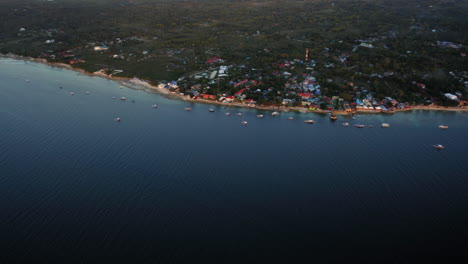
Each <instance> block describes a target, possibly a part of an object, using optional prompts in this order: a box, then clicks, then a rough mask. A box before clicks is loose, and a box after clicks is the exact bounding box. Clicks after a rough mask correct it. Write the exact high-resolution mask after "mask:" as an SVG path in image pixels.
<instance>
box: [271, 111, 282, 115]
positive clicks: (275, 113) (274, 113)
mask: <svg viewBox="0 0 468 264" xmlns="http://www.w3.org/2000/svg"><path fill="white" fill-rule="evenodd" d="M279 114H280V113H279V112H276V111H275V112H273V113H271V115H272V116H277V115H279Z"/></svg>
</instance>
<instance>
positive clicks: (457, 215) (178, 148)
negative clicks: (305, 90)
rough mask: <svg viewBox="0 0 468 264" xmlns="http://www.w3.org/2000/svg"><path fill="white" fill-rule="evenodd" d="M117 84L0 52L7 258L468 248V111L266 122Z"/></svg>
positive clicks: (183, 258) (320, 257)
mask: <svg viewBox="0 0 468 264" xmlns="http://www.w3.org/2000/svg"><path fill="white" fill-rule="evenodd" d="M26 80H30V81H29V82H27V81H26ZM61 86H62V89H60V87H61ZM119 86H120V84H118V83H115V82H112V81H109V80H105V79H101V78H91V77H88V76H83V75H80V74H78V73H76V72H71V71H67V70H64V69H58V68H50V67H48V66H44V65H40V64H35V63H31V62H20V61H13V60H5V59H2V60H0V212H1V214H0V243H1V244H0V248H1V251H2V252H3V253H2V254H0V255H1V256H0V261H1V260H3V259H4V261H5V262H8V261H11V260H12V259H14V260H16V261H27V260H30V259H34V260H36V261H39V262H46V261H47V262H50V261H56V260H61V261H66V262H70V261H74V262H94V261H97V260H119V259H120V258H121V257H130V258H132V259H133V260H134V262H151V263H154V262H158V261H159V262H162V263H173V262H187V261H189V262H197V260H203V261H205V262H214V261H216V262H218V263H226V262H233V263H246V262H268V261H272V260H276V261H277V260H281V261H283V262H286V263H288V262H298V261H299V260H300V259H301V260H306V261H304V262H310V263H314V262H315V263H317V262H318V263H327V262H337V261H351V260H361V261H364V262H369V261H379V262H382V261H383V262H392V263H414V261H415V260H418V259H421V258H432V257H457V256H459V257H460V256H464V255H465V254H466V252H465V250H464V249H465V246H466V244H467V242H466V236H467V235H468V226H467V223H468V222H467V219H468V172H467V171H468V155H467V154H468V150H467V146H468V137H467V132H468V114H467V113H457V112H429V111H415V112H411V113H398V114H394V115H360V116H358V118H357V119H356V120H352V119H346V120H345V118H344V117H340V120H339V121H337V122H336V123H333V122H330V120H329V119H328V118H327V116H320V115H316V114H297V113H283V114H281V115H280V116H278V117H271V116H270V115H269V114H268V113H265V118H263V119H258V118H257V117H256V114H257V112H256V111H254V110H245V109H235V108H231V109H229V108H228V109H224V108H222V107H219V106H216V107H215V109H216V111H215V112H214V113H210V112H208V108H209V106H208V105H204V104H193V105H192V104H188V103H186V102H181V101H175V100H169V99H167V98H164V97H163V96H161V95H158V94H152V93H148V92H145V91H143V90H136V89H129V88H124V89H120V88H119ZM86 91H89V92H90V93H91V94H86V93H85V92H86ZM70 92H74V93H75V95H73V96H71V95H70ZM112 96H115V97H117V98H120V97H121V96H125V97H127V98H128V99H127V101H120V100H114V99H112ZM153 104H157V105H158V106H159V107H158V108H157V109H153V108H151V105H153ZM188 106H190V107H192V108H193V111H191V112H186V111H184V108H185V107H188ZM226 111H229V112H231V113H232V115H231V116H225V115H224V112H226ZM237 112H242V113H243V114H244V116H243V117H238V116H236V115H235V113H237ZM289 116H293V117H295V118H296V120H288V117H289ZM115 117H120V118H121V119H122V122H120V123H118V122H115V121H114V118H115ZM306 119H314V120H316V121H317V123H316V124H314V125H308V124H305V123H303V120H306ZM242 120H247V121H248V122H249V124H248V125H247V126H243V125H241V121H242ZM343 121H348V122H350V123H351V124H354V123H362V124H371V125H374V128H364V129H357V128H353V127H343V126H341V122H343ZM382 122H388V123H390V124H391V128H388V129H383V128H380V127H379V126H378V125H379V124H380V123H382ZM439 124H446V125H448V126H449V127H450V128H449V129H448V130H440V129H438V128H437V126H438V125H439ZM439 143H440V144H443V145H445V146H446V149H444V150H442V151H437V150H435V149H433V148H432V147H431V145H432V144H439Z"/></svg>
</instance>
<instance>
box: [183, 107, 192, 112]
mask: <svg viewBox="0 0 468 264" xmlns="http://www.w3.org/2000/svg"><path fill="white" fill-rule="evenodd" d="M184 110H185V111H192V108H190V107H185V108H184Z"/></svg>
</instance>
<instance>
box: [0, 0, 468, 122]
mask: <svg viewBox="0 0 468 264" xmlns="http://www.w3.org/2000/svg"><path fill="white" fill-rule="evenodd" d="M31 5H32V4H31ZM37 5H39V4H37ZM40 5H41V6H40V7H41V8H43V11H44V12H45V11H48V12H55V9H54V8H53V6H54V5H59V3H43V4H40ZM153 5H154V8H155V9H154V10H155V11H157V12H158V14H159V15H160V16H161V17H158V18H155V19H154V20H145V21H138V23H140V24H138V25H140V26H138V27H137V26H135V27H132V30H125V31H122V30H120V31H115V30H114V31H109V30H107V29H106V28H105V27H101V26H99V25H98V24H96V27H92V28H89V29H87V30H84V31H76V29H75V28H74V27H72V26H71V24H73V23H72V22H70V21H69V24H70V25H69V24H67V23H65V24H61V25H60V26H59V25H55V24H50V23H46V22H43V21H38V23H36V24H34V23H29V24H27V23H20V22H15V21H16V20H15V19H20V18H21V16H25V15H32V14H34V12H38V11H37V10H38V9H37V8H36V9H35V8H32V7H31V6H25V7H24V8H23V9H18V8H12V9H11V10H9V11H8V10H7V9H5V12H6V13H5V14H8V15H9V17H10V20H8V21H9V22H10V21H11V23H14V25H18V26H17V27H16V28H12V27H5V28H8V30H7V31H5V32H4V33H2V34H3V35H4V41H3V42H0V53H3V54H7V53H12V54H17V55H22V56H30V57H34V58H41V59H45V60H46V61H47V62H50V63H64V64H67V65H70V66H71V67H73V68H76V69H82V70H84V71H86V72H88V73H96V74H100V75H105V76H108V77H111V78H117V79H118V78H134V77H135V78H139V79H142V80H145V81H147V82H148V83H150V84H151V85H153V86H157V87H159V89H164V90H166V91H167V92H168V93H172V94H174V95H177V96H180V97H183V98H184V99H189V100H198V101H200V102H211V103H221V104H231V105H238V106H245V107H257V108H275V107H276V108H281V109H290V110H297V111H328V112H330V111H333V112H334V113H338V114H339V113H355V112H369V113H379V112H382V113H393V112H395V111H405V110H408V109H411V108H412V107H414V106H427V107H431V106H440V107H459V108H466V107H467V106H466V105H467V103H466V101H467V100H468V68H467V65H468V64H467V63H466V53H467V45H466V41H465V40H464V38H463V39H462V37H463V32H461V31H460V30H459V26H458V24H457V23H455V22H453V21H447V23H445V24H444V23H440V21H435V20H432V19H431V18H430V14H433V13H437V14H445V13H447V12H449V11H451V10H452V9H453V7H451V6H450V5H444V4H439V5H435V4H432V5H426V6H424V5H420V4H415V6H412V3H407V5H408V6H407V7H405V8H403V9H398V8H396V9H395V8H393V7H389V6H387V9H385V10H383V9H382V8H381V3H366V4H364V3H362V6H361V5H355V4H353V3H345V2H342V3H339V4H338V3H337V4H336V5H335V3H333V4H331V5H330V3H328V2H326V1H318V2H317V3H314V4H311V3H300V2H297V3H296V2H295V3H290V5H291V8H290V9H288V10H287V11H285V12H288V13H289V16H288V17H289V18H288V19H289V20H288V23H274V21H276V19H277V18H278V17H279V16H280V14H279V13H277V12H276V6H275V5H272V6H269V7H265V8H266V9H265V8H249V7H245V6H242V5H240V4H238V3H231V5H232V6H233V7H234V6H235V7H239V8H242V9H240V11H239V10H238V11H236V10H235V9H224V8H221V6H219V5H218V4H216V3H212V4H206V3H205V4H203V5H201V4H197V3H191V4H189V5H187V4H184V3H174V5H175V6H178V7H180V8H175V9H174V10H173V12H174V13H177V14H178V13H181V14H183V13H184V12H185V11H187V10H190V11H191V12H192V13H193V12H200V14H204V10H205V9H211V10H216V11H218V12H219V14H217V13H216V12H214V13H213V14H212V15H210V16H212V19H211V20H209V21H211V22H206V23H201V22H200V21H201V20H200V19H201V17H198V16H194V17H195V18H193V19H189V18H188V17H185V16H168V15H167V14H166V13H165V12H163V11H161V10H159V9H157V8H156V7H159V5H160V4H159V3H155V4H153ZM161 5H162V4H161ZM143 7H144V4H142V6H141V7H139V6H138V5H135V6H131V7H130V6H123V7H121V8H122V10H126V8H133V9H138V10H139V11H144V12H150V10H147V9H143ZM361 7H365V8H367V9H366V11H365V14H369V15H371V14H374V15H375V14H379V15H380V16H381V19H382V21H383V20H385V19H386V20H385V21H387V22H386V23H387V24H385V23H382V24H380V25H379V26H375V24H369V23H367V22H365V21H362V20H360V19H359V17H358V16H357V15H355V12H358V11H359V12H360V10H361ZM194 8H195V9H194ZM220 8H221V9H220ZM265 10H270V11H271V12H272V14H271V16H265V15H264V13H265ZM322 10H323V11H322ZM326 10H329V11H330V10H333V14H336V16H335V15H333V16H332V15H330V14H331V13H330V12H328V11H326ZM75 12H82V13H81V14H82V15H83V16H84V17H87V19H88V20H90V21H92V20H94V19H95V18H96V16H94V15H93V14H92V13H89V12H90V10H89V9H86V7H83V9H82V10H81V11H80V10H75ZM402 12H405V14H402ZM88 13H89V14H88ZM197 14H198V13H197ZM222 14H223V15H222ZM363 14H364V13H363ZM54 15H62V14H61V13H60V14H55V13H54ZM130 15H131V14H127V15H126V16H125V15H121V18H122V19H132V17H131V16H130ZM109 17H111V16H110V14H107V16H106V17H105V18H109ZM338 17H339V18H338ZM396 17H397V18H402V19H400V20H398V19H393V18H396ZM403 17H404V19H403ZM13 18H15V19H13ZM163 18H167V19H168V21H165V20H164V19H163ZM460 18H461V17H460ZM70 19H72V18H71V17H70ZM74 19H75V18H74ZM82 19H84V18H76V20H73V21H74V23H78V22H80V21H81V20H82ZM231 19H234V20H235V21H237V22H236V23H229V21H230V20H231ZM457 19H458V18H457ZM192 20H194V21H192ZM199 20H200V21H199ZM103 21H104V22H103V23H107V24H106V25H109V23H111V22H112V23H117V24H119V23H123V22H120V20H109V19H103ZM131 21H133V20H131ZM196 21H198V22H200V23H195V22H196ZM216 21H217V22H216ZM304 21H307V22H304ZM389 21H390V22H389ZM454 21H456V20H455V18H454ZM460 21H461V20H460ZM41 23H42V24H41ZM89 23H90V24H92V23H91V22H89ZM135 23H136V22H135ZM309 23H313V24H314V25H315V26H314V27H310V26H309ZM359 23H363V24H359ZM388 23H390V24H388ZM130 24H131V23H130ZM345 29H346V30H345ZM348 31H349V32H353V33H348ZM96 32H99V33H96Z"/></svg>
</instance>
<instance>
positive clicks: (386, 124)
mask: <svg viewBox="0 0 468 264" xmlns="http://www.w3.org/2000/svg"><path fill="white" fill-rule="evenodd" d="M380 126H381V127H383V128H387V127H390V124H389V123H382V124H380Z"/></svg>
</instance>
